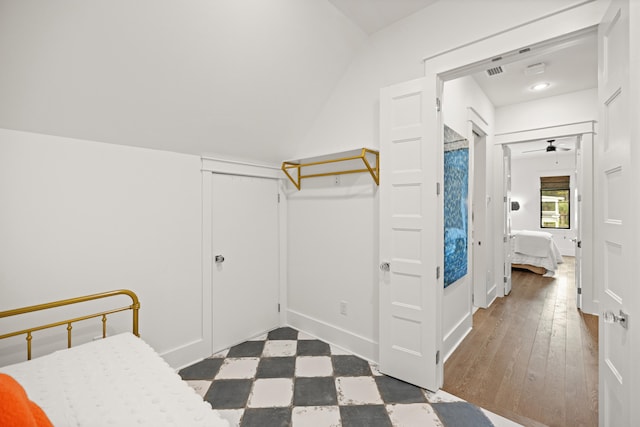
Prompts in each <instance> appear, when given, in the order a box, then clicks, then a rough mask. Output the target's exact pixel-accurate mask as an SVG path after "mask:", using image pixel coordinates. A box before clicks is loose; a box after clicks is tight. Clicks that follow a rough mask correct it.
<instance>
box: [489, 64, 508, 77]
mask: <svg viewBox="0 0 640 427" xmlns="http://www.w3.org/2000/svg"><path fill="white" fill-rule="evenodd" d="M486 72H487V76H489V77H492V76H495V75H498V74H502V73H504V70H503V69H502V67H501V66H499V65H498V66H497V67H493V68H489V69H488V70H487V71H486Z"/></svg>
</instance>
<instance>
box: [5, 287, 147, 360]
mask: <svg viewBox="0 0 640 427" xmlns="http://www.w3.org/2000/svg"><path fill="white" fill-rule="evenodd" d="M117 295H127V296H129V298H131V305H129V306H126V307H121V308H116V309H112V310H107V311H103V312H100V313H96V314H89V315H86V316H81V317H76V318H73V319H66V320H62V321H60V322H55V323H49V324H46V325H42V326H34V327H33V328H28V329H23V330H20V331H15V332H10V333H8V334H4V335H0V339H3V338H9V337H15V336H18V335H25V334H26V335H27V360H31V341H32V339H33V336H32V332H35V331H41V330H43V329H49V328H54V327H56V326H62V325H67V346H68V347H71V329H72V326H71V324H72V323H75V322H79V321H81V320H87V319H93V318H96V317H100V316H102V337H103V338H105V337H106V334H107V315H108V314H113V313H118V312H120V311H125V310H132V312H133V313H132V314H133V325H132V332H133V334H134V335H135V336H137V337H139V336H140V332H139V331H138V326H139V323H138V312H139V311H140V301H139V300H138V296H137V295H136V293H135V292H133V291H130V290H129V289H120V290H116V291H109V292H103V293H99V294H92V295H86V296H83V297H77V298H69V299H64V300H60V301H54V302H48V303H45V304H38V305H31V306H29V307H22V308H16V309H14V310H7V311H0V319H2V318H4V317H11V316H17V315H20V314H26V313H33V312H34V311H40V310H46V309H49V308H55V307H62V306H65V305H71V304H78V303H82V302H87V301H92V300H97V299H102V298H108V297H114V296H117Z"/></svg>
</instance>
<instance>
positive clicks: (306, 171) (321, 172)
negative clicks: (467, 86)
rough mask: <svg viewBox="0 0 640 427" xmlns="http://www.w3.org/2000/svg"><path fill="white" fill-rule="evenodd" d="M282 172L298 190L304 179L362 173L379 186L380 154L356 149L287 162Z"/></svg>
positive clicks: (366, 149) (283, 165)
mask: <svg viewBox="0 0 640 427" xmlns="http://www.w3.org/2000/svg"><path fill="white" fill-rule="evenodd" d="M363 166H364V167H363ZM282 171H283V172H284V173H285V175H287V178H289V180H290V181H291V182H292V183H293V185H295V186H296V188H297V189H298V190H300V188H301V184H302V180H303V179H306V178H318V177H321V176H332V175H345V174H350V173H363V172H369V173H370V174H371V177H372V178H373V180H374V181H375V183H376V184H377V185H380V153H379V152H378V151H377V150H372V149H370V148H358V149H356V150H350V151H345V152H342V153H335V154H331V155H326V156H320V157H313V158H309V159H303V160H288V161H285V162H282Z"/></svg>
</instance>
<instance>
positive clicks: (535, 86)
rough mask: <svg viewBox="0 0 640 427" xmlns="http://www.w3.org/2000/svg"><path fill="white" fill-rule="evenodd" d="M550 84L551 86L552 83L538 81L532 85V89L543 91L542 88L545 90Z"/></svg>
mask: <svg viewBox="0 0 640 427" xmlns="http://www.w3.org/2000/svg"><path fill="white" fill-rule="evenodd" d="M549 86H551V83H547V82H543V83H536V84H534V85H533V86H531V90H532V91H534V92H538V91H541V90H545V89H546V88H548V87H549Z"/></svg>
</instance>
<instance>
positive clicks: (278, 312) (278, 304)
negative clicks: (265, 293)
mask: <svg viewBox="0 0 640 427" xmlns="http://www.w3.org/2000/svg"><path fill="white" fill-rule="evenodd" d="M278 313H280V303H278Z"/></svg>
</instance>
